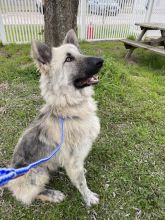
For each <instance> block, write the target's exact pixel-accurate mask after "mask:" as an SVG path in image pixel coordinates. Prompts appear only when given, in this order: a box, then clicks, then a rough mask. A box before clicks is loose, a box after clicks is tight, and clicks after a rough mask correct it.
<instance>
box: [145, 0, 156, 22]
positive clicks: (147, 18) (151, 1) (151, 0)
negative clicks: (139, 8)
mask: <svg viewBox="0 0 165 220" xmlns="http://www.w3.org/2000/svg"><path fill="white" fill-rule="evenodd" d="M148 1H149V2H148V8H147V11H146V16H145V20H144V21H145V22H150V19H151V14H152V10H153V6H154V0H148Z"/></svg>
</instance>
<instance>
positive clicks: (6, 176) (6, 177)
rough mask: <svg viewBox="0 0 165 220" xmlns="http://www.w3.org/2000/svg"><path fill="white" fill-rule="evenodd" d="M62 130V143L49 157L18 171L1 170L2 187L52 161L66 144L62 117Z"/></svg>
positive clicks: (0, 180)
mask: <svg viewBox="0 0 165 220" xmlns="http://www.w3.org/2000/svg"><path fill="white" fill-rule="evenodd" d="M60 129H61V143H60V144H59V145H57V147H56V148H55V149H54V150H53V152H52V153H51V154H50V155H49V156H48V157H46V158H43V159H41V160H38V161H36V162H34V163H31V164H29V165H28V166H26V167H22V168H18V169H14V168H0V187H1V186H3V185H5V184H7V183H8V182H9V181H10V180H12V179H15V178H16V177H19V176H21V175H24V174H25V173H27V172H28V171H30V170H31V169H32V168H35V167H36V166H38V165H40V164H42V163H45V162H47V161H48V160H50V159H51V158H52V157H53V156H54V155H55V154H56V153H57V151H59V150H60V148H61V146H62V145H63V143H64V119H63V118H62V117H60Z"/></svg>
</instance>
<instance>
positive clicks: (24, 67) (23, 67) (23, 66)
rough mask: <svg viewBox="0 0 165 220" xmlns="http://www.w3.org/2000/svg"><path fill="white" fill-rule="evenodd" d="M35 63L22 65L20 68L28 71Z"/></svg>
mask: <svg viewBox="0 0 165 220" xmlns="http://www.w3.org/2000/svg"><path fill="white" fill-rule="evenodd" d="M33 64H34V63H33V62H30V63H25V64H22V65H21V66H20V68H21V69H26V68H28V67H31V66H32V65H33Z"/></svg>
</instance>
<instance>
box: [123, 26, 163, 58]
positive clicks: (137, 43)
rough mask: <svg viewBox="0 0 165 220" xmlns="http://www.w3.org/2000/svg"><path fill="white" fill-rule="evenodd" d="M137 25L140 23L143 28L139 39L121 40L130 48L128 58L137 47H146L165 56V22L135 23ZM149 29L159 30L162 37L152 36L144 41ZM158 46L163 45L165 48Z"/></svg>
mask: <svg viewBox="0 0 165 220" xmlns="http://www.w3.org/2000/svg"><path fill="white" fill-rule="evenodd" d="M135 25H138V26H140V28H141V33H140V35H139V36H138V38H137V40H129V39H123V40H121V41H122V42H123V43H124V44H125V48H126V49H129V51H128V52H127V54H126V59H127V58H129V57H130V56H131V54H132V53H133V51H134V50H135V49H136V48H144V49H147V50H150V51H153V52H155V53H158V54H160V55H162V56H165V23H135ZM148 30H159V31H160V37H158V38H150V39H148V40H145V41H142V38H143V36H144V34H145V33H146V32H147V31H148ZM158 46H163V47H164V49H162V48H160V47H158Z"/></svg>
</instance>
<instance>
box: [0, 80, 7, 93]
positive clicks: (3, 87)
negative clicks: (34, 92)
mask: <svg viewBox="0 0 165 220" xmlns="http://www.w3.org/2000/svg"><path fill="white" fill-rule="evenodd" d="M8 88H9V84H8V83H6V82H3V83H0V92H4V91H6V90H8Z"/></svg>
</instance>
